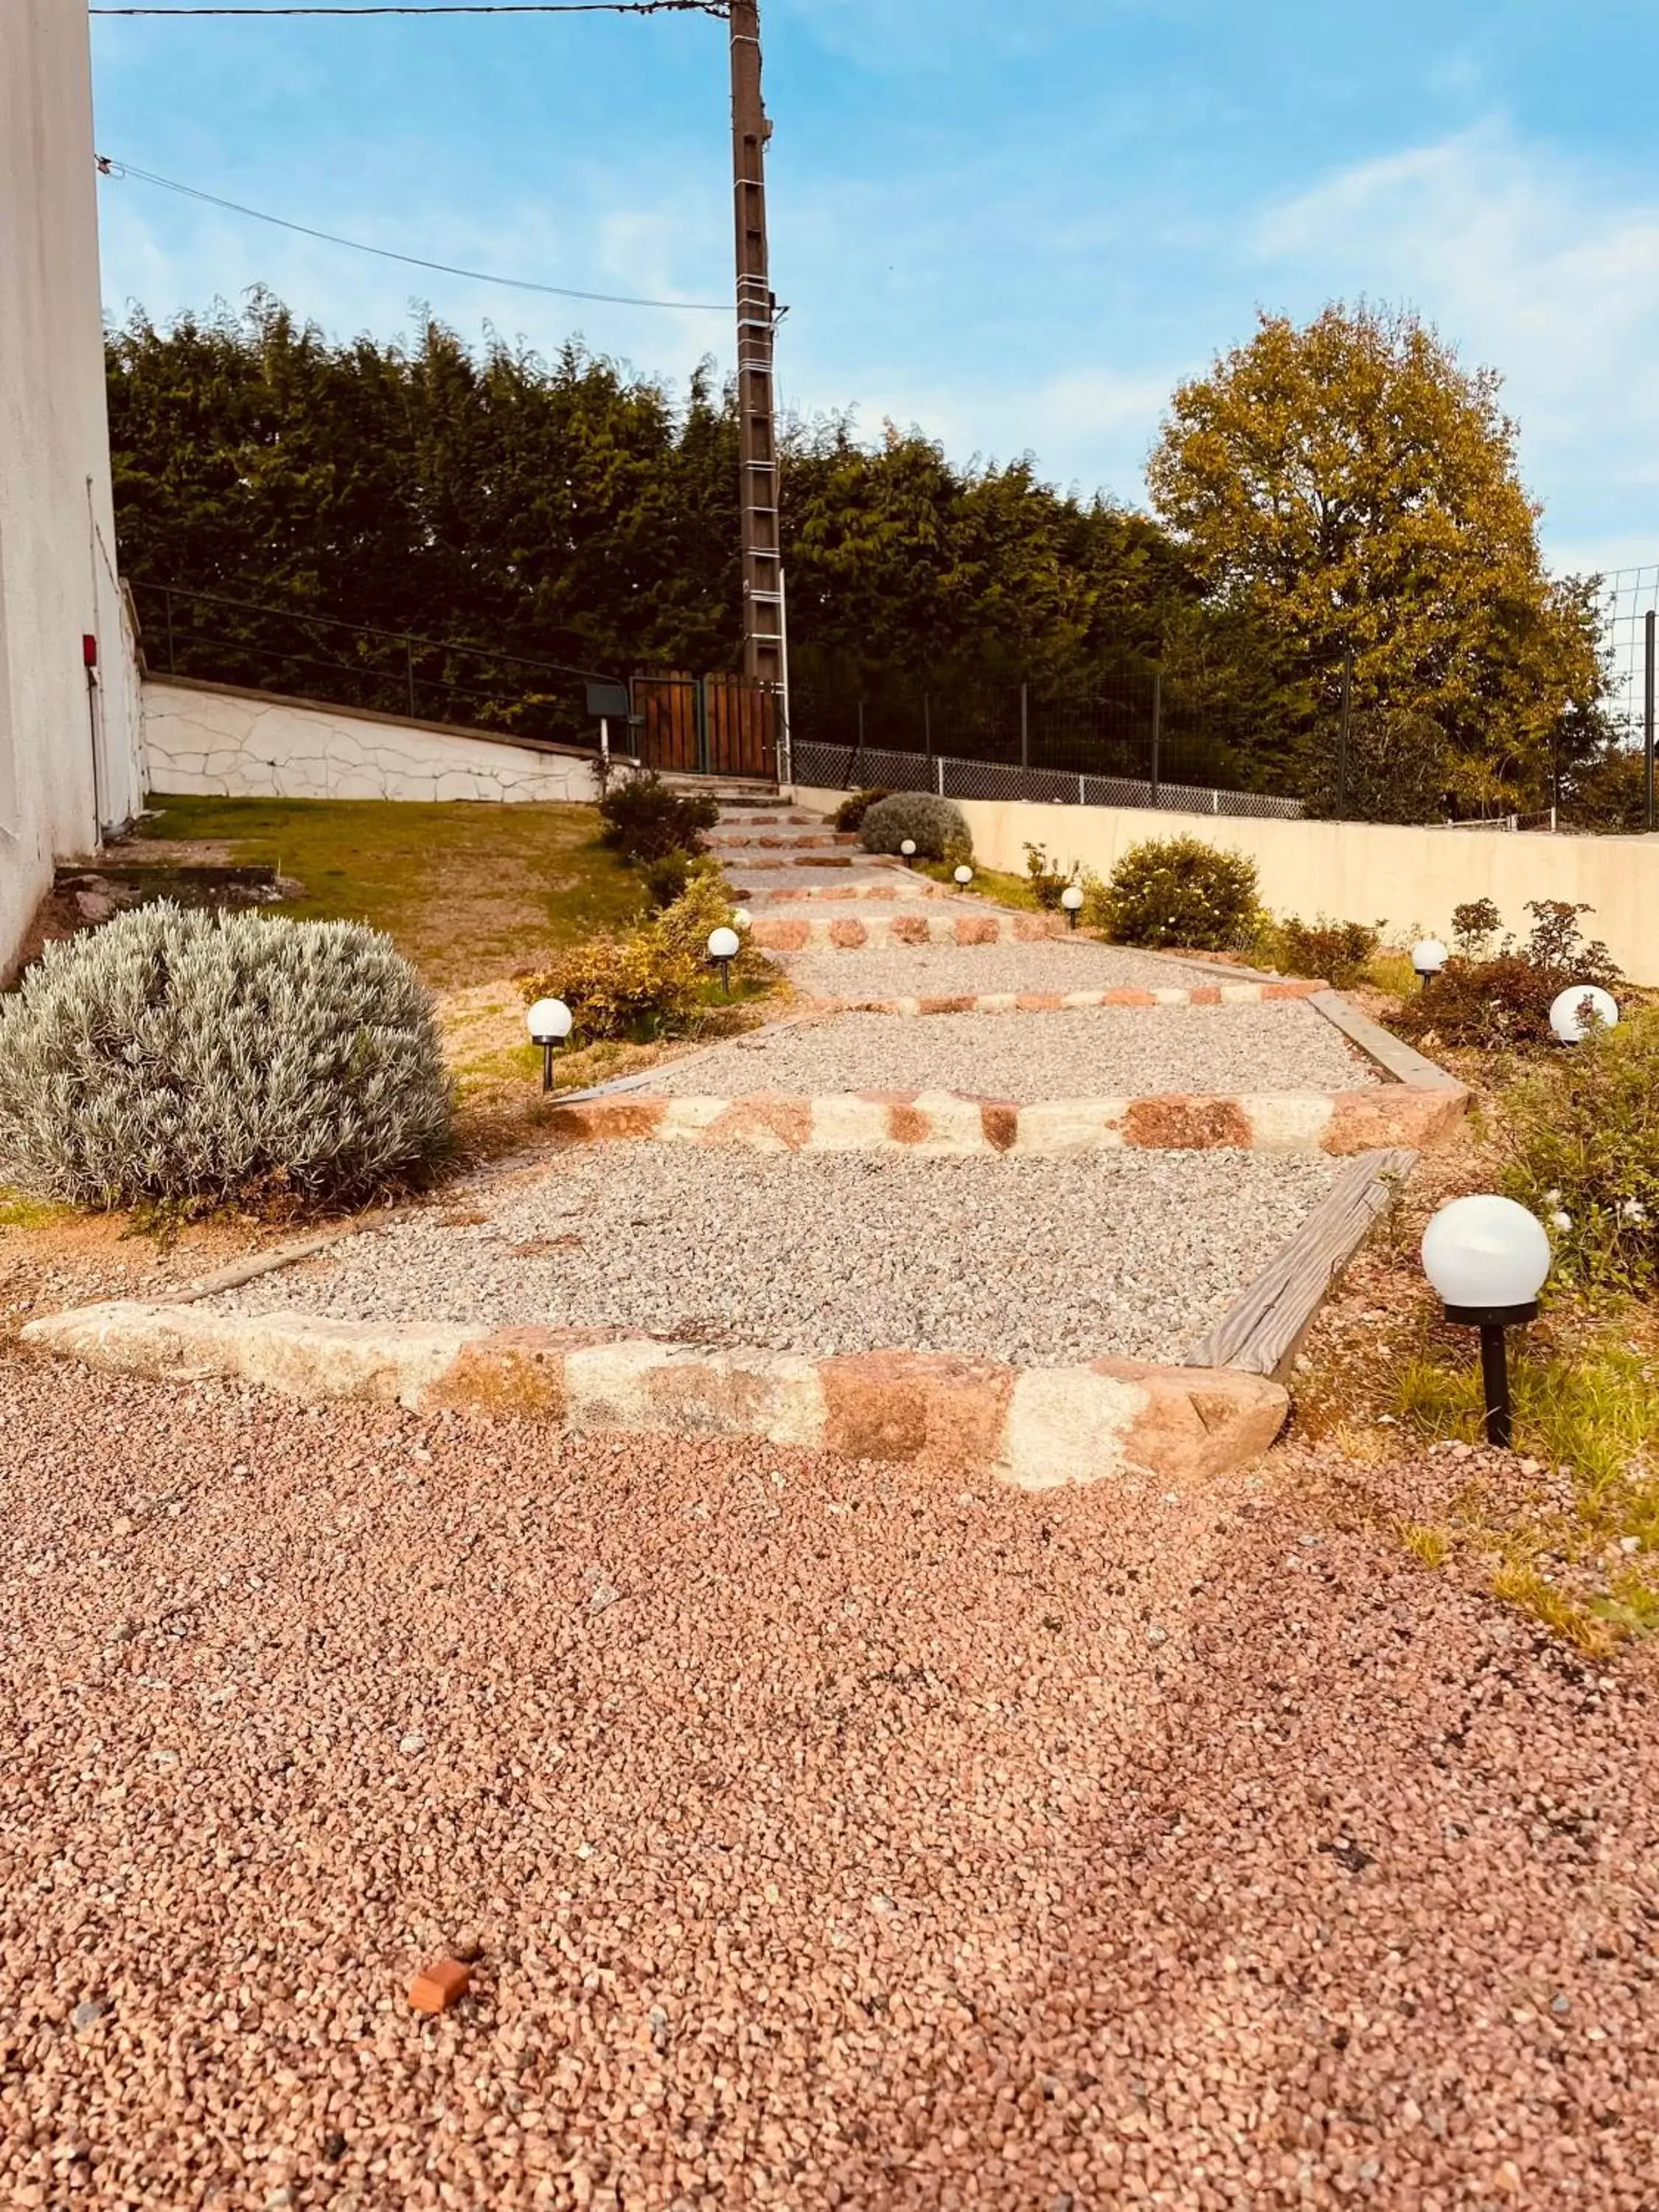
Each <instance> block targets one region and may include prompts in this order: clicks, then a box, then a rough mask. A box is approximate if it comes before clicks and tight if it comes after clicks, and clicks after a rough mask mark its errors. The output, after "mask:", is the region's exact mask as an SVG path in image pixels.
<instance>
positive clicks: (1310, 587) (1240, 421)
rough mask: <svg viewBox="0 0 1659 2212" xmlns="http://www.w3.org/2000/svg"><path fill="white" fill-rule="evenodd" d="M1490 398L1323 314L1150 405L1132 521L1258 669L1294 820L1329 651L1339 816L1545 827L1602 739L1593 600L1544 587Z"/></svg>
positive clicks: (1329, 797) (1316, 775)
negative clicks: (1175, 561)
mask: <svg viewBox="0 0 1659 2212" xmlns="http://www.w3.org/2000/svg"><path fill="white" fill-rule="evenodd" d="M1499 387H1500V379H1499V377H1498V374H1497V373H1496V372H1495V371H1493V370H1492V369H1487V368H1477V369H1467V368H1464V367H1463V366H1462V363H1461V362H1460V361H1459V360H1458V358H1457V356H1456V354H1455V351H1454V350H1453V349H1452V348H1451V347H1449V345H1447V344H1446V343H1444V342H1443V340H1442V339H1441V338H1440V337H1438V336H1437V334H1436V333H1435V331H1433V330H1432V329H1431V328H1429V327H1428V326H1427V325H1425V324H1424V323H1423V322H1422V321H1421V320H1419V318H1418V317H1417V316H1416V315H1414V314H1412V313H1407V312H1404V311H1399V310H1389V309H1386V308H1375V307H1368V306H1365V305H1364V304H1362V305H1360V306H1359V307H1357V308H1352V309H1351V308H1348V307H1344V306H1343V305H1341V304H1340V303H1338V304H1336V305H1334V306H1332V307H1328V308H1327V309H1326V310H1325V312H1324V313H1322V315H1320V316H1319V317H1318V318H1317V319H1316V320H1315V321H1313V322H1312V323H1310V324H1308V325H1305V326H1301V327H1298V326H1297V325H1296V324H1294V323H1293V322H1291V320H1290V319H1288V318H1286V317H1285V316H1282V315H1267V314H1263V315H1262V316H1261V319H1260V327H1259V328H1258V330H1257V331H1256V333H1255V337H1252V338H1251V339H1250V341H1249V343H1248V344H1245V345H1243V346H1240V347H1238V348H1237V349H1235V350H1234V351H1233V352H1231V353H1230V354H1228V355H1226V356H1223V357H1222V358H1220V359H1218V361H1217V362H1215V363H1214V365H1213V367H1212V368H1211V370H1210V372H1209V373H1208V374H1207V375H1205V376H1201V377H1198V378H1196V379H1194V380H1192V381H1191V382H1189V383H1187V384H1183V385H1182V386H1181V387H1180V388H1179V389H1178V390H1177V392H1176V394H1175V397H1174V399H1173V401H1172V402H1171V404H1170V412H1169V415H1168V417H1167V419H1166V421H1165V422H1164V427H1163V430H1162V434H1161V435H1160V438H1159V441H1158V446H1157V448H1156V450H1155V451H1154V453H1153V455H1152V460H1151V463H1150V464H1149V466H1148V471H1147V482H1148V486H1149V489H1150V490H1151V493H1152V502H1153V505H1154V507H1156V508H1157V511H1158V514H1159V515H1160V517H1161V518H1162V519H1163V520H1164V522H1165V523H1166V524H1167V525H1168V526H1169V527H1170V529H1171V530H1172V531H1173V532H1174V533H1175V534H1176V538H1178V539H1179V541H1180V542H1181V543H1182V545H1183V546H1184V547H1185V549H1186V550H1187V551H1188V555H1189V556H1190V558H1191V559H1192V560H1193V562H1194V564H1195V566H1196V568H1197V569H1198V571H1199V573H1200V576H1201V577H1202V579H1203V582H1204V585H1205V587H1206V602H1207V611H1208V615H1209V617H1210V619H1211V620H1212V621H1215V622H1218V623H1221V624H1223V625H1224V626H1225V627H1231V628H1232V629H1233V632H1234V635H1237V636H1240V637H1242V638H1245V639H1248V640H1249V641H1251V645H1252V649H1253V651H1255V652H1256V653H1261V656H1262V658H1261V665H1260V666H1259V667H1258V668H1257V670H1256V671H1255V678H1254V681H1253V682H1251V683H1250V684H1249V689H1250V690H1252V691H1253V692H1254V694H1255V705H1256V711H1257V714H1258V715H1259V717H1260V722H1259V726H1260V732H1261V747H1262V750H1263V751H1264V752H1265V753H1267V754H1268V755H1270V756H1271V757H1273V759H1274V762H1275V765H1276V767H1277V769H1278V770H1279V772H1280V773H1281V774H1288V775H1290V776H1291V777H1292V778H1293V780H1294V781H1296V782H1297V783H1299V784H1301V786H1302V787H1304V789H1307V790H1308V791H1310V793H1312V794H1313V796H1314V799H1315V803H1316V804H1319V803H1321V801H1324V803H1325V804H1326V805H1328V806H1329V807H1334V805H1335V804H1336V800H1337V792H1336V781H1337V776H1338V772H1339V764H1338V762H1337V758H1336V753H1337V730H1338V726H1339V720H1340V699H1341V690H1342V683H1343V670H1344V664H1345V661H1346V659H1347V656H1348V653H1349V651H1350V649H1352V720H1351V732H1352V736H1351V744H1350V752H1349V760H1348V778H1349V784H1348V792H1347V799H1348V805H1349V811H1365V812H1368V813H1371V814H1373V815H1375V816H1377V817H1380V818H1390V817H1391V818H1395V819H1400V818H1407V819H1408V818H1413V817H1416V818H1421V817H1423V816H1424V815H1425V813H1430V812H1432V811H1436V808H1437V805H1446V804H1450V805H1455V807H1457V809H1458V810H1459V811H1464V812H1467V811H1476V810H1479V809H1481V808H1492V809H1497V808H1504V809H1508V808H1511V807H1515V808H1523V809H1524V808H1529V807H1533V806H1543V805H1548V804H1549V803H1550V799H1551V794H1552V791H1553V787H1554V785H1555V782H1556V781H1557V779H1558V778H1559V776H1561V775H1566V774H1569V773H1570V772H1571V769H1572V768H1573V766H1574V765H1575V764H1576V763H1577V762H1578V761H1580V760H1582V759H1585V758H1588V757H1590V756H1591V755H1593V754H1594V753H1595V751H1596V750H1597V748H1598V745H1599V744H1600V743H1601V738H1602V735H1603V732H1602V729H1601V718H1600V716H1599V714H1598V713H1597V711H1596V709H1597V702H1598V701H1599V700H1600V698H1601V694H1602V691H1603V690H1604V688H1605V680H1606V679H1605V676H1604V673H1603V671H1602V666H1601V657H1600V653H1599V651H1598V646H1597V636H1596V623H1595V605H1594V599H1595V589H1594V582H1593V580H1583V579H1573V580H1566V581H1558V580H1552V579H1551V578H1550V577H1549V576H1548V575H1547V574H1546V572H1545V569H1544V566H1543V562H1542V560H1541V556H1540V553H1539V548H1538V538H1537V521H1538V516H1539V513H1540V509H1539V507H1538V506H1537V505H1536V503H1535V502H1534V501H1533V500H1532V499H1530V498H1529V497H1528V493H1527V491H1526V489H1525V487H1524V486H1523V485H1522V482H1521V478H1520V474H1519V471H1518V469H1517V466H1516V450H1515V446H1516V425H1515V424H1514V422H1512V421H1510V418H1509V417H1508V416H1506V415H1505V414H1504V411H1503V410H1502V409H1501V407H1500V406H1499V404H1498V392H1499ZM1373 751H1375V752H1376V754H1377V755H1378V758H1377V760H1376V763H1372V762H1371V761H1370V754H1371V753H1372V752H1373ZM1406 755H1408V756H1409V757H1408V758H1407V757H1404V756H1406Z"/></svg>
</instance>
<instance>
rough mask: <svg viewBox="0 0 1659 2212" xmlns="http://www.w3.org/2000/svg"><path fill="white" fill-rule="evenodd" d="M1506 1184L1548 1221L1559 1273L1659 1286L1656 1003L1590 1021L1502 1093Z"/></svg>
mask: <svg viewBox="0 0 1659 2212" xmlns="http://www.w3.org/2000/svg"><path fill="white" fill-rule="evenodd" d="M1504 1130H1505V1140H1506V1144H1507V1147H1508V1151H1509V1155H1510V1157H1509V1161H1508V1164H1507V1167H1506V1169H1505V1172H1504V1190H1505V1191H1506V1192H1507V1194H1509V1196H1510V1197H1511V1198H1516V1199H1519V1200H1520V1201H1521V1203H1522V1205H1523V1206H1528V1207H1530V1208H1531V1210H1532V1211H1533V1212H1534V1213H1536V1214H1537V1215H1538V1216H1539V1218H1541V1220H1543V1221H1544V1222H1545V1223H1546V1224H1547V1225H1548V1227H1549V1231H1550V1235H1551V1238H1552V1241H1553V1243H1554V1245H1555V1248H1556V1268H1555V1273H1556V1279H1558V1280H1559V1281H1560V1282H1562V1283H1565V1284H1569V1285H1572V1284H1577V1285H1583V1286H1584V1287H1586V1288H1593V1289H1602V1290H1614V1291H1636V1292H1638V1293H1644V1294H1646V1293H1650V1292H1651V1291H1653V1290H1654V1289H1655V1288H1656V1286H1659V1011H1656V1010H1650V1009H1639V1010H1638V1011H1637V1012H1634V1013H1632V1014H1631V1015H1629V1016H1628V1017H1627V1018H1626V1019H1624V1020H1622V1021H1621V1022H1620V1024H1619V1025H1618V1026H1617V1028H1615V1029H1604V1030H1592V1032H1591V1033H1590V1035H1589V1036H1587V1037H1586V1038H1585V1039H1584V1042H1583V1043H1582V1044H1579V1045H1575V1046H1574V1048H1572V1051H1571V1053H1570V1054H1563V1055H1562V1058H1561V1060H1560V1062H1559V1063H1558V1065H1557V1066H1554V1067H1553V1068H1550V1069H1548V1070H1545V1069H1542V1068H1541V1069H1539V1070H1538V1072H1537V1073H1534V1074H1533V1075H1530V1076H1528V1077H1527V1078H1526V1079H1523V1080H1522V1082H1520V1083H1517V1084H1516V1085H1512V1086H1511V1088H1510V1091H1509V1093H1508V1094H1507V1097H1506V1098H1505V1100H1504Z"/></svg>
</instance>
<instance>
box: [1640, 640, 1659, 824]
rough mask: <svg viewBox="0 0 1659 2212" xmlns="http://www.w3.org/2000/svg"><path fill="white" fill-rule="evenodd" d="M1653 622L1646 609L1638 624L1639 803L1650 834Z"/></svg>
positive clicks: (1654, 819)
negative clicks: (1640, 643) (1641, 633)
mask: <svg viewBox="0 0 1659 2212" xmlns="http://www.w3.org/2000/svg"><path fill="white" fill-rule="evenodd" d="M1656 621H1659V617H1656V615H1655V612H1654V610H1653V609H1652V608H1651V607H1650V608H1649V609H1648V612H1647V618H1646V620H1645V621H1644V623H1643V625H1642V628H1643V631H1644V637H1643V668H1642V736H1643V745H1642V802H1643V814H1644V818H1645V820H1646V823H1647V827H1648V829H1650V831H1651V830H1653V829H1659V817H1656V812H1655V793H1654V779H1653V769H1654V758H1653V740H1654V719H1653V703H1654V625H1655V623H1656Z"/></svg>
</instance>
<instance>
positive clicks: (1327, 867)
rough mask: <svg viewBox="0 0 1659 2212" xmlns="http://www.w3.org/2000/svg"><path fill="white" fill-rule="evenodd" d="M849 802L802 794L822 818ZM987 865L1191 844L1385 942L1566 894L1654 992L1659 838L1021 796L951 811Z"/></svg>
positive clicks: (1280, 903) (1511, 923) (1289, 900)
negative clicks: (1041, 854) (1178, 840)
mask: <svg viewBox="0 0 1659 2212" xmlns="http://www.w3.org/2000/svg"><path fill="white" fill-rule="evenodd" d="M845 795H846V794H845V793H842V792H836V791H807V790H804V789H803V790H799V791H798V792H797V793H796V796H797V798H798V799H799V802H800V803H801V805H805V806H812V807H821V808H823V810H824V811H826V812H827V811H829V809H830V808H832V807H834V806H836V805H838V804H839V803H840V801H841V800H842V798H844V797H845ZM957 804H958V805H960V806H961V808H962V811H963V815H964V816H965V817H967V822H968V826H969V830H970V831H971V833H972V836H973V840H974V851H975V854H976V855H977V857H978V858H979V859H980V860H982V861H983V862H984V863H985V864H986V866H987V867H993V868H1006V869H1008V870H1010V871H1012V872H1013V873H1015V874H1023V873H1024V868H1025V850H1024V848H1025V846H1026V843H1027V842H1028V841H1029V842H1030V843H1032V844H1036V845H1042V846H1044V847H1046V848H1047V850H1048V853H1049V854H1050V856H1051V857H1052V858H1053V859H1054V860H1055V861H1056V862H1058V864H1059V865H1060V866H1061V867H1062V868H1066V867H1070V866H1072V865H1073V863H1077V864H1079V865H1080V866H1083V867H1085V868H1091V869H1092V870H1093V871H1094V872H1095V873H1096V874H1097V875H1101V876H1107V875H1109V874H1110V873H1111V872H1112V870H1113V868H1114V867H1115V866H1116V865H1117V863H1118V861H1119V860H1121V858H1122V856H1123V854H1125V853H1126V852H1127V850H1128V849H1129V848H1130V847H1131V846H1132V845H1138V844H1139V843H1141V842H1143V841H1144V840H1145V839H1146V838H1148V837H1175V836H1192V837H1201V838H1202V839H1203V840H1204V841H1205V842H1206V843H1207V844H1211V845H1215V846H1218V847H1219V848H1220V849H1221V850H1222V851H1224V852H1229V853H1243V854H1245V855H1247V856H1248V858H1249V859H1250V860H1254V861H1255V866H1256V870H1257V873H1258V876H1259V878H1260V881H1261V898H1262V902H1263V904H1264V905H1266V906H1267V907H1269V908H1272V910H1273V913H1275V914H1277V915H1288V914H1297V915H1302V916H1303V917H1304V919H1306V920H1311V919H1312V918H1313V917H1314V916H1315V915H1319V914H1324V915H1330V916H1332V917H1333V918H1334V919H1335V920H1337V921H1364V922H1375V921H1381V922H1383V924H1384V925H1385V927H1386V929H1387V931H1388V933H1389V935H1390V937H1392V938H1393V939H1395V940H1396V941H1397V940H1399V939H1402V938H1403V937H1404V936H1405V935H1406V934H1407V933H1408V932H1413V931H1417V930H1427V931H1430V932H1432V933H1435V934H1436V935H1439V936H1444V935H1445V934H1446V933H1447V932H1448V931H1449V928H1450V927H1451V915H1452V908H1454V907H1455V906H1461V905H1462V904H1463V903H1464V902H1465V901H1467V900H1469V899H1479V898H1489V899H1491V900H1492V902H1493V903H1494V905H1495V906H1496V907H1497V908H1498V911H1499V913H1500V914H1501V915H1503V917H1504V927H1506V928H1509V929H1513V930H1516V931H1517V932H1521V931H1524V930H1525V928H1526V927H1528V916H1527V912H1526V907H1527V902H1528V899H1546V898H1550V899H1570V900H1571V901H1573V902H1575V903H1577V902H1587V903H1588V904H1589V905H1590V906H1592V907H1593V908H1595V913H1594V914H1593V915H1589V916H1588V917H1587V918H1586V922H1585V928H1586V932H1587V933H1588V934H1589V935H1590V936H1592V937H1601V938H1604V939H1606V940H1607V945H1608V947H1609V948H1610V950H1611V951H1612V953H1613V958H1614V959H1615V960H1617V961H1618V963H1619V964H1620V967H1621V968H1623V969H1624V970H1625V972H1626V975H1628V976H1629V977H1630V978H1631V980H1632V982H1638V983H1645V984H1656V985H1659V837H1654V838H1647V837H1549V836H1534V835H1525V836H1504V835H1502V834H1500V833H1498V832H1497V831H1485V830H1472V829H1383V828H1379V827H1375V826H1373V825H1371V824H1370V823H1357V822H1243V821H1227V820H1225V819H1221V820H1217V819H1215V818H1214V817H1212V816H1209V815H1204V814H1158V815H1154V814H1152V813H1151V812H1149V811H1146V809H1144V808H1139V807H1107V806H1086V807H1085V806H1036V805H1027V804H1025V803H1024V802H1023V801H1019V800H1012V799H1008V800H987V799H962V800H959V801H958V802H957Z"/></svg>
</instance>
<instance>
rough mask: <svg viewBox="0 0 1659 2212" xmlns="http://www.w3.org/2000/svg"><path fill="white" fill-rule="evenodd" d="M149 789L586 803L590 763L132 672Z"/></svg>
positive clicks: (232, 795) (580, 756)
mask: <svg viewBox="0 0 1659 2212" xmlns="http://www.w3.org/2000/svg"><path fill="white" fill-rule="evenodd" d="M143 697H144V750H145V754H146V757H147V760H148V782H149V789H150V790H151V791H155V792H161V793H181V792H182V793H191V792H201V793H208V794H210V795H211V796H213V797H216V798H221V799H485V800H495V801H497V802H501V801H507V802H509V803H511V802H522V801H525V800H535V799H540V800H548V799H556V800H570V799H577V800H580V799H587V800H592V799H597V798H598V797H599V788H598V783H597V781H596V778H595V775H594V769H593V763H592V759H591V757H588V756H587V755H586V754H584V753H581V752H579V751H577V750H574V748H573V749H572V750H570V751H568V752H565V751H555V750H546V751H544V750H541V749H540V748H539V747H532V746H529V745H521V744H513V741H512V739H511V738H491V737H484V736H479V735H474V734H471V733H470V732H465V731H462V730H454V729H448V728H446V727H445V726H443V725H442V724H440V723H424V724H423V723H420V722H414V721H408V722H405V721H402V720H398V717H396V716H395V715H391V714H366V713H355V712H354V711H353V710H352V709H351V708H349V707H319V706H316V705H313V704H309V703H307V702H306V701H304V700H302V699H284V698H281V697H279V696H276V695H275V694H273V693H269V692H261V691H239V690H233V689H232V688H230V687H229V686H228V685H226V684H201V683H194V682H190V683H187V682H185V681H183V680H181V679H178V678H172V677H154V676H151V677H147V678H145V680H144V688H143Z"/></svg>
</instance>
